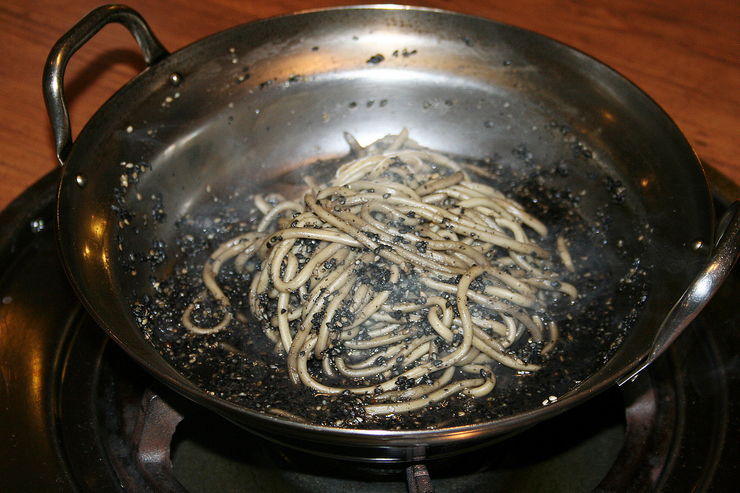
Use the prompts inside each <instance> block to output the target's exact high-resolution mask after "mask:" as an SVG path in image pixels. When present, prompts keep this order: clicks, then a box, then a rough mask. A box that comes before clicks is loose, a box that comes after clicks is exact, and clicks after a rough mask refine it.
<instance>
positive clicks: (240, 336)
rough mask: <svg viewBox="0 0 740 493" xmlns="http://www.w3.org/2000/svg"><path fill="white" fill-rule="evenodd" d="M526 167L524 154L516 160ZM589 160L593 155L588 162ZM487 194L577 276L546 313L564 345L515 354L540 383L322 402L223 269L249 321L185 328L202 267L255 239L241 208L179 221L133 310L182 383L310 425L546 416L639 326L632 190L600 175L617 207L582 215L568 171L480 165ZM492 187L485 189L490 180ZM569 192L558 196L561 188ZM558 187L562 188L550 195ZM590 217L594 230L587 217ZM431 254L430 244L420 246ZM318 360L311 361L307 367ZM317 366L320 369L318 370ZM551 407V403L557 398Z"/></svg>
mask: <svg viewBox="0 0 740 493" xmlns="http://www.w3.org/2000/svg"><path fill="white" fill-rule="evenodd" d="M513 153H514V154H515V155H516V154H517V153H518V154H520V155H521V156H522V159H523V160H525V157H526V149H520V148H517V149H514V150H513ZM587 157H588V156H587ZM476 166H480V169H481V170H482V173H481V175H482V176H484V175H485V176H487V178H486V179H487V180H490V181H491V184H492V185H493V186H494V187H496V188H498V189H499V190H503V191H505V192H506V193H507V195H509V196H511V197H513V198H514V199H515V200H517V201H518V202H519V203H521V204H522V205H524V206H525V209H526V210H527V211H528V212H530V213H532V214H533V215H535V216H537V217H538V218H540V219H541V220H543V222H545V224H546V225H547V226H548V228H550V230H551V233H550V234H549V235H548V239H549V240H548V241H550V242H551V243H552V244H547V243H546V242H543V243H541V245H542V246H543V247H545V248H546V249H548V250H549V251H552V252H554V251H555V246H554V241H555V238H557V236H558V235H563V236H564V237H566V238H567V239H568V242H569V244H570V253H571V256H572V257H573V259H574V260H575V262H576V264H577V272H576V274H574V275H570V276H566V277H565V280H566V281H567V282H570V283H572V284H574V285H575V286H576V287H577V288H578V290H579V295H580V296H579V299H578V300H577V301H576V302H575V303H570V302H562V303H560V304H556V305H554V306H551V307H550V312H551V313H553V316H554V317H555V318H556V319H557V320H558V324H559V331H560V341H559V342H558V345H557V347H556V349H555V350H554V351H552V352H551V353H549V354H548V355H547V356H546V357H544V358H543V357H541V356H540V355H539V349H540V348H539V347H538V346H537V345H536V344H534V343H528V342H525V343H522V344H519V345H518V346H517V347H515V348H514V349H513V350H514V352H515V353H516V354H517V356H518V357H519V358H521V359H522V360H524V361H531V362H535V363H540V364H542V365H543V366H542V369H541V370H539V371H537V372H534V373H517V372H515V371H513V370H511V369H508V368H505V367H503V366H500V367H495V368H494V372H495V374H496V376H497V385H496V388H495V389H494V391H493V392H492V393H491V394H489V395H488V396H486V397H485V398H481V399H472V398H469V397H465V396H460V395H458V396H453V397H451V398H449V399H447V400H446V401H443V402H441V403H438V404H433V405H429V406H427V407H426V408H424V409H421V410H419V411H414V412H408V413H405V414H400V415H394V416H390V417H373V418H370V417H367V416H365V415H364V412H363V401H362V400H361V398H360V397H358V396H356V395H352V394H350V393H349V392H346V393H343V394H339V395H332V396H327V395H315V394H314V392H313V391H312V390H310V389H308V388H306V387H304V386H302V385H293V384H291V383H290V381H289V379H288V376H287V370H286V365H285V360H284V357H283V356H280V355H277V354H275V353H274V351H273V343H271V342H270V341H269V340H267V338H266V337H265V336H264V334H263V332H262V329H261V327H260V326H259V325H258V323H257V322H256V321H255V320H253V319H251V318H250V317H249V312H250V310H249V306H248V293H247V290H248V288H249V281H250V279H249V278H247V277H245V276H244V275H241V274H238V273H236V272H235V271H233V270H232V269H230V268H229V266H228V265H225V266H224V267H223V268H222V270H221V272H220V274H219V278H218V279H219V284H220V285H221V287H222V289H223V290H224V292H225V293H226V294H227V296H228V297H229V299H230V300H231V303H232V307H233V311H234V312H236V313H241V314H242V315H244V317H243V320H241V321H238V320H237V319H235V320H234V321H233V322H232V324H231V325H230V326H229V327H228V328H226V329H225V330H222V331H221V332H218V333H215V334H209V335H197V334H194V333H191V332H189V331H187V330H186V329H185V328H183V327H182V324H181V322H180V318H181V316H182V313H183V311H184V310H185V308H186V307H187V306H188V305H189V304H190V303H191V302H192V300H193V299H194V298H195V297H196V296H197V295H198V293H200V292H201V290H202V289H203V287H202V286H203V284H202V278H201V272H202V268H203V264H204V262H205V261H206V259H207V258H208V256H209V255H210V253H211V252H212V251H213V250H215V249H216V248H217V247H218V245H219V244H221V243H222V242H224V241H226V240H228V239H229V238H232V237H234V236H236V235H238V234H240V233H242V232H246V231H248V230H250V229H252V227H253V225H254V224H255V223H256V222H257V221H259V219H260V217H259V216H260V214H259V213H255V212H248V213H245V212H244V210H245V208H244V207H243V204H240V202H243V200H244V199H243V198H234V200H232V201H231V203H230V202H229V201H228V200H223V201H221V204H222V205H223V207H221V208H220V209H218V210H217V211H216V212H213V211H212V210H209V212H208V214H204V215H203V216H197V215H190V216H187V217H183V218H181V219H179V220H178V221H177V223H176V228H177V230H178V232H179V235H178V237H177V238H178V239H177V246H178V253H179V256H180V258H179V260H178V262H177V263H176V266H175V268H174V269H173V271H172V273H171V275H169V277H168V278H167V279H164V280H158V281H156V282H154V286H155V290H154V295H144V296H141V297H140V298H139V299H137V300H136V301H135V302H134V303H133V309H134V312H135V315H136V318H137V320H138V322H139V323H140V325H141V327H142V329H143V330H144V333H145V335H146V337H147V338H148V339H149V340H150V341H151V342H152V344H153V345H154V346H155V347H156V349H157V350H158V351H159V352H160V353H161V354H162V355H163V356H164V357H165V358H166V359H167V360H168V361H169V362H170V363H171V364H172V365H173V366H174V367H175V368H176V369H177V370H178V371H179V372H181V373H182V374H183V375H184V376H186V377H187V378H188V379H189V380H191V381H192V382H193V383H195V384H196V385H198V386H199V387H201V388H203V389H204V390H205V391H206V392H208V393H209V394H211V395H213V396H216V397H218V398H221V399H224V400H228V401H231V402H234V403H236V404H238V405H241V406H244V407H246V408H249V409H252V410H256V411H261V412H266V413H270V414H273V415H278V416H289V417H291V418H292V419H298V420H305V421H306V422H310V423H313V424H320V425H325V426H340V427H353V428H379V429H428V428H441V427H446V426H457V425H465V424H473V423H479V422H485V421H490V420H493V419H497V418H501V417H505V416H509V415H512V414H516V413H518V412H522V411H524V410H530V409H533V408H537V407H539V406H542V405H548V404H549V403H550V402H552V399H553V398H555V397H557V396H560V395H563V394H564V393H565V392H567V391H569V390H571V389H573V388H574V387H576V386H577V385H578V384H579V383H580V382H581V381H583V380H585V379H586V378H587V377H588V376H589V375H591V374H593V373H594V372H595V371H596V370H597V369H598V368H600V367H601V366H603V365H604V364H605V362H606V361H608V360H609V358H610V357H611V356H612V355H613V354H614V352H615V351H616V350H617V348H618V347H619V345H620V343H621V342H622V340H623V338H624V336H625V334H626V333H627V331H629V329H630V327H631V325H632V324H633V322H634V320H635V319H636V317H637V314H638V312H639V310H640V307H641V306H642V304H643V303H644V302H645V300H646V296H647V291H648V286H647V283H648V271H649V268H648V266H646V265H644V261H643V260H642V259H643V258H644V257H643V252H642V251H637V250H630V251H628V250H626V249H625V248H624V246H623V245H624V244H626V243H625V242H622V241H618V240H616V239H614V238H613V237H612V235H611V234H610V233H611V229H612V216H611V214H610V209H609V207H611V206H619V205H621V204H622V202H624V193H623V192H624V188H623V187H622V185H621V183H620V182H619V181H618V180H615V179H614V178H612V177H598V176H596V175H594V177H593V178H594V182H595V183H596V185H595V186H599V185H598V184H599V183H600V184H601V187H602V193H604V192H605V194H604V196H605V197H607V198H609V200H610V203H604V205H603V207H597V208H596V210H595V211H594V210H589V211H588V213H587V214H583V213H582V212H581V210H580V209H581V204H580V202H581V199H582V194H581V193H580V192H579V191H578V190H573V189H571V188H570V187H569V186H567V185H564V183H566V182H567V178H568V176H569V174H570V172H571V171H570V168H569V165H568V164H567V163H555V164H554V165H552V166H548V167H543V168H541V169H540V168H538V167H537V166H534V167H533V168H534V169H535V172H534V173H533V172H532V169H531V168H528V171H527V175H526V176H523V175H522V174H520V173H519V172H517V171H515V170H512V169H510V168H508V167H505V166H499V165H497V164H495V159H494V162H493V163H492V162H485V163H476ZM486 179H484V181H485V180H486ZM558 183H563V184H562V185H557V184H558ZM553 184H555V185H553ZM585 216H588V219H586V218H585ZM632 230H633V232H635V231H637V232H636V233H635V235H636V237H637V236H639V237H640V240H639V241H636V242H631V243H632V244H633V245H634V244H637V245H638V249H640V248H642V246H644V244H645V243H647V240H646V239H645V240H644V241H643V240H642V234H641V233H640V231H642V232H647V231H648V225H646V224H638V225H633V227H632ZM421 247H423V245H422V246H421ZM208 303H209V302H207V301H206V302H204V303H203V305H204V309H202V310H200V311H198V313H197V314H196V315H195V317H196V318H194V322H195V323H197V324H199V325H201V326H209V325H214V324H216V323H218V321H220V320H221V317H222V315H223V312H222V311H221V308H220V307H219V306H218V303H217V302H215V301H212V302H211V305H208ZM310 361H314V360H310ZM314 363H316V364H320V363H318V362H317V361H314ZM551 396H553V397H552V398H551Z"/></svg>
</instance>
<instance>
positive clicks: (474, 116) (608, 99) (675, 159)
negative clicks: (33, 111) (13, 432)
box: [58, 8, 713, 447]
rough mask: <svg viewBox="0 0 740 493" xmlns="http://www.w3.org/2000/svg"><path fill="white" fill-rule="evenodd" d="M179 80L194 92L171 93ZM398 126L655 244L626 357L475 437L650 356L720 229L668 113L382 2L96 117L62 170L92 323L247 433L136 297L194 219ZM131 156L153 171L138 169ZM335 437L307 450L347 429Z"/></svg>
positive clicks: (65, 242)
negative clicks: (563, 167) (528, 178)
mask: <svg viewBox="0 0 740 493" xmlns="http://www.w3.org/2000/svg"><path fill="white" fill-rule="evenodd" d="M378 55H382V58H381V57H379V56H378ZM172 73H177V74H179V75H180V76H181V79H182V83H181V84H179V85H173V84H171V83H170V82H169V80H170V75H171V74H172ZM403 128H407V129H408V130H409V133H410V136H411V138H413V139H414V140H416V141H417V142H418V143H420V144H421V145H424V146H427V147H429V148H432V149H434V150H437V151H442V152H446V153H449V154H452V155H456V156H464V157H467V158H471V159H488V160H493V161H495V162H496V163H497V164H498V165H500V166H501V167H510V168H512V169H514V170H517V172H518V173H521V174H522V175H526V174H527V173H529V171H530V170H532V171H534V170H536V168H537V167H545V168H548V167H552V166H556V165H558V163H563V162H565V163H567V164H568V167H569V173H568V174H567V176H563V175H560V174H557V173H550V174H547V175H546V176H547V178H545V179H546V180H550V181H551V182H550V183H546V184H545V185H546V186H548V187H552V188H556V189H566V188H570V189H571V190H573V191H574V192H575V193H580V191H582V190H583V191H585V193H584V194H583V196H582V200H581V203H580V205H579V213H580V214H582V215H583V216H584V217H585V218H586V219H587V220H588V221H590V222H591V221H594V219H595V218H596V216H597V214H599V215H600V214H602V213H604V212H605V213H606V215H607V216H608V217H609V218H610V219H609V222H610V232H609V235H608V237H609V241H613V242H622V243H623V244H624V245H625V247H624V248H625V250H626V251H634V252H637V251H640V250H643V249H644V245H645V242H642V241H641V240H640V238H639V237H640V236H643V235H645V234H647V235H650V238H649V242H648V243H647V245H648V249H647V251H646V252H644V255H645V262H646V263H649V264H652V265H654V268H653V270H652V272H651V278H650V283H651V285H652V287H653V289H652V291H651V293H650V296H649V298H648V300H647V303H646V306H645V309H644V310H643V311H642V312H641V314H640V318H639V319H638V321H637V323H636V324H635V326H634V327H633V329H632V332H631V333H630V334H629V335H628V337H627V338H626V340H625V341H624V343H623V345H622V346H621V348H620V349H619V351H618V352H617V353H616V354H615V355H614V356H613V357H612V359H611V360H610V361H609V362H608V363H607V364H606V365H605V366H604V368H603V369H602V370H601V371H599V372H597V373H596V374H595V375H593V376H592V377H591V378H590V379H589V380H587V381H586V382H584V383H583V384H581V386H580V387H579V388H578V389H577V390H576V391H575V392H574V394H573V395H572V396H571V398H566V399H561V401H559V402H558V403H556V404H555V405H553V406H550V408H549V409H546V408H542V409H535V410H532V412H530V413H525V414H524V415H521V416H514V417H512V418H507V419H505V420H503V421H502V422H501V423H487V424H484V425H479V426H477V427H476V428H477V429H478V430H479V431H480V433H481V434H486V435H491V434H497V433H503V432H507V431H510V430H512V429H515V428H517V427H521V426H522V425H525V424H531V423H533V422H534V421H536V420H538V419H541V418H542V417H544V416H545V415H549V414H552V413H554V412H557V411H559V410H562V409H565V408H567V407H569V406H571V405H573V404H575V403H577V402H580V401H581V400H582V399H583V398H585V397H587V396H588V395H590V394H591V393H593V392H595V391H598V390H601V389H602V388H604V387H605V386H606V385H607V384H610V383H612V382H613V381H614V380H615V379H616V378H617V377H618V376H620V375H622V374H624V373H625V372H626V371H627V370H628V369H629V368H630V367H631V366H632V365H634V364H635V363H636V362H637V361H639V359H640V358H641V356H643V355H644V354H645V353H646V352H647V350H648V349H649V345H650V343H651V342H652V339H653V336H654V334H655V332H656V330H657V328H658V325H659V323H660V321H661V320H662V318H663V317H664V316H665V314H666V312H667V311H668V310H669V309H670V307H671V305H672V304H673V303H674V302H675V300H676V299H677V298H678V297H679V295H680V294H681V293H682V292H683V290H684V289H685V287H686V286H687V284H688V283H689V282H690V280H691V279H692V278H693V276H694V274H695V272H696V271H697V268H698V266H699V265H700V264H701V261H702V259H703V255H704V256H705V255H706V254H705V253H704V254H703V255H702V253H701V252H695V251H693V250H692V249H691V248H690V246H691V244H692V243H693V242H694V241H695V240H702V241H704V242H709V241H710V239H711V236H712V227H713V226H712V223H711V217H712V209H711V201H710V198H709V193H708V189H707V185H706V181H705V179H704V176H703V173H702V170H701V167H700V166H699V164H698V162H697V160H696V158H695V156H694V154H693V152H692V151H691V149H690V147H689V145H688V144H687V142H686V141H685V139H684V138H683V136H682V135H681V133H680V132H679V131H678V130H677V129H676V128H675V126H674V125H673V124H672V122H671V121H670V120H669V119H668V117H667V116H666V115H665V114H664V113H663V112H662V111H661V110H660V109H659V108H658V107H657V106H656V105H655V104H654V103H653V102H652V101H651V100H650V99H649V98H648V97H646V96H645V95H644V94H642V93H641V92H640V91H638V90H637V89H636V88H635V87H633V86H632V85H631V84H630V83H629V82H627V81H625V80H624V79H623V78H621V77H620V76H618V75H617V74H615V73H613V72H612V71H610V70H609V69H607V68H605V67H603V66H602V65H600V64H597V63H596V62H594V61H593V60H592V59H590V58H588V57H587V56H585V55H583V54H581V53H578V52H576V51H574V50H571V49H569V48H567V47H564V46H562V45H559V44H557V43H554V42H552V41H550V40H548V39H545V38H542V37H540V36H537V35H534V34H532V33H528V32H525V31H521V30H518V29H516V28H512V27H509V26H504V25H499V24H495V23H492V22H490V21H485V20H481V19H476V18H470V17H465V16H460V15H455V14H449V13H441V12H435V11H425V10H403V9H395V8H369V9H340V10H336V11H328V12H312V13H306V14H301V15H297V16H288V17H283V18H277V19H272V20H268V21H263V22H258V23H254V24H249V25H246V26H242V27H238V28H234V29H232V30H229V31H226V32H224V33H222V34H219V35H216V36H213V37H211V38H208V39H206V40H203V41H200V42H198V43H196V44H194V45H192V46H190V47H187V48H185V49H183V50H181V51H180V52H177V53H174V54H173V55H172V56H170V57H169V58H168V59H167V60H165V61H164V62H162V63H160V64H158V65H156V66H154V67H152V68H150V69H149V70H147V71H145V72H144V73H143V74H141V75H140V76H139V77H138V78H136V79H135V80H134V81H132V82H131V83H130V84H129V85H128V86H126V87H124V88H123V89H122V90H121V91H120V92H119V93H118V94H117V95H116V96H114V97H113V98H112V100H111V101H110V102H109V103H108V104H106V105H105V106H104V107H103V108H101V110H100V112H98V114H96V115H95V116H94V117H93V119H92V120H91V121H90V122H89V124H88V125H87V126H86V128H85V129H84V130H83V132H82V133H81V134H80V136H79V138H78V140H77V142H76V144H75V147H74V149H73V152H72V154H71V156H70V158H69V161H68V164H67V165H66V170H65V173H64V177H63V179H62V183H61V187H60V198H59V199H60V200H59V218H58V219H59V235H60V246H61V250H62V254H63V258H64V260H65V264H66V266H67V268H68V271H69V273H70V275H71V277H72V279H73V282H74V284H75V286H76V287H77V289H78V291H79V292H80V294H81V296H82V298H83V300H84V301H85V303H86V305H87V306H88V308H89V309H90V311H91V313H92V314H93V315H94V316H95V318H96V319H97V320H98V321H99V322H100V323H101V325H102V326H103V327H104V328H105V329H106V330H108V331H109V332H110V333H111V335H112V336H113V338H114V339H116V340H117V341H118V342H119V343H120V344H121V345H122V346H123V347H124V348H126V349H127V350H128V351H129V352H130V353H131V354H132V355H133V356H134V357H135V358H136V359H137V360H138V361H139V362H140V363H142V364H143V365H144V366H146V367H147V368H148V369H149V370H150V371H152V372H153V373H154V374H155V375H157V376H159V377H160V378H162V379H164V380H165V381H166V382H168V383H170V384H171V385H173V386H175V387H177V388H178V389H179V390H180V391H181V392H183V393H185V394H186V395H188V396H189V397H191V398H193V399H195V400H198V401H199V402H201V403H204V404H205V405H207V406H209V407H212V408H216V409H217V410H218V411H219V412H221V413H222V414H225V415H227V416H229V417H230V418H231V419H233V420H235V421H237V422H241V424H245V423H246V424H249V423H251V422H254V421H255V420H260V417H259V416H256V414H257V413H252V412H250V411H245V410H241V409H238V408H236V407H235V406H233V405H230V404H229V403H223V402H217V401H216V400H215V399H213V398H211V397H210V396H208V395H207V394H205V393H204V392H202V391H200V390H199V389H197V388H195V387H194V386H193V385H192V384H189V383H188V382H187V381H185V380H184V378H183V377H182V376H180V375H179V374H178V373H177V372H176V371H175V370H173V369H172V368H171V367H170V366H169V365H168V364H167V363H166V362H165V361H164V360H163V359H162V358H161V356H160V355H159V354H158V353H157V352H156V351H154V349H153V348H152V346H151V345H150V344H149V343H148V341H146V340H144V338H143V336H142V334H141V332H140V330H139V329H138V327H137V325H136V323H135V321H134V319H133V315H132V313H131V309H130V301H131V300H132V299H135V298H136V297H138V296H140V295H141V294H142V293H145V292H147V290H150V289H151V279H152V276H154V277H158V278H161V277H162V276H165V275H167V272H168V270H171V269H172V268H173V265H174V263H175V262H176V260H177V257H178V253H177V245H176V242H175V239H176V235H177V231H176V228H175V227H174V225H175V222H176V221H177V220H178V219H179V218H181V217H182V216H183V215H185V214H189V213H194V212H196V211H197V212H198V213H199V214H202V212H203V211H204V210H208V209H209V208H216V207H219V206H221V205H222V202H223V200H224V199H225V198H226V197H228V196H229V195H230V194H232V193H233V192H234V191H237V190H239V191H240V193H241V194H243V195H246V194H248V193H249V192H253V191H260V190H263V188H264V187H265V186H266V184H270V186H271V187H274V188H277V189H279V191H281V192H283V193H286V194H288V195H291V194H293V193H295V192H296V191H297V190H298V189H299V188H300V187H301V186H302V185H303V184H304V177H305V176H306V175H310V176H316V175H317V174H321V173H326V170H325V168H324V167H322V166H321V165H317V164H316V162H317V160H323V161H328V160H331V159H335V158H337V157H340V156H342V155H345V154H346V153H347V151H348V146H347V143H346V142H345V140H344V139H343V137H342V135H343V133H344V132H348V133H350V134H352V135H353V136H354V137H355V138H356V139H357V140H358V141H359V142H360V143H362V144H368V143H370V142H372V141H374V140H376V139H378V138H380V137H382V136H384V135H387V134H396V133H398V132H400V131H401V130H402V129H403ZM121 163H131V164H134V165H139V164H145V165H146V169H145V170H143V172H141V173H137V174H136V176H132V175H131V173H130V171H129V172H127V171H126V169H127V168H126V167H125V166H122V165H121ZM128 169H129V170H130V169H131V168H128ZM127 173H128V174H127ZM602 173H606V174H608V175H610V176H612V177H613V178H614V180H615V181H618V182H621V184H622V185H623V187H624V198H625V199H626V200H624V201H621V202H620V201H616V200H614V190H613V189H609V188H608V187H605V186H604V185H603V182H602V181H599V180H596V179H595V177H597V176H602V175H601V174H602ZM80 175H82V176H84V177H85V178H86V180H87V182H86V185H85V186H84V187H79V186H78V185H77V184H76V180H77V177H78V176H80ZM124 175H126V178H125V179H124V178H122V177H123V176H124ZM122 180H123V181H122ZM125 180H128V183H126V182H125ZM157 210H161V211H163V212H164V216H161V215H158V214H157V213H156V211H157ZM122 211H123V212H122ZM122 214H123V215H122ZM600 217H603V216H600ZM646 218H647V222H649V224H650V226H651V227H650V229H648V230H646V229H645V228H643V227H642V226H641V225H642V224H644V222H645V220H646ZM155 240H156V241H161V242H162V244H163V245H164V247H165V250H166V262H165V263H164V264H162V265H161V266H158V267H157V271H156V272H153V271H152V269H151V264H150V262H147V261H142V260H141V259H142V258H143V257H145V256H146V255H147V253H146V252H150V251H151V249H152V245H153V243H154V242H155ZM132 271H135V274H133V273H132ZM265 423H267V424H265ZM263 425H264V426H265V427H266V428H267V429H271V430H272V431H275V430H277V431H276V433H278V434H280V433H284V432H285V430H284V429H282V428H281V427H282V426H285V427H287V428H286V429H288V430H291V433H292V432H293V431H295V430H296V429H305V430H309V431H310V430H311V429H312V427H310V426H303V425H295V424H291V423H288V422H284V423H281V420H280V419H278V418H265V420H264V423H260V425H259V426H263ZM323 431H325V433H324V435H323V437H321V438H315V437H311V438H308V439H307V440H309V441H310V440H318V441H322V440H328V441H331V440H334V439H336V437H340V438H341V437H342V436H344V435H348V434H352V433H353V431H352V430H323ZM476 433H477V432H474V433H473V435H476ZM356 435H361V436H362V441H360V442H358V444H359V446H360V447H362V446H364V445H367V444H371V445H372V444H377V443H378V440H380V441H381V443H382V442H383V441H385V440H387V439H389V437H390V438H392V439H394V440H400V442H399V443H404V440H406V441H407V442H408V443H416V444H418V443H419V441H420V440H421V441H424V440H426V439H429V440H431V441H435V440H439V441H451V440H452V441H454V440H464V439H468V438H469V437H470V434H468V435H466V434H465V433H462V434H461V433H460V432H459V431H455V430H454V429H453V430H448V431H446V432H445V431H444V430H442V431H439V430H437V431H435V432H431V433H428V434H427V436H426V438H420V435H419V434H417V435H413V433H408V434H403V433H391V432H387V433H381V432H377V433H357V434H356Z"/></svg>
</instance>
